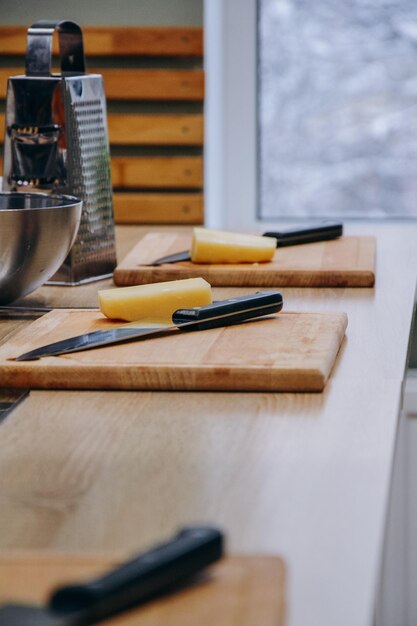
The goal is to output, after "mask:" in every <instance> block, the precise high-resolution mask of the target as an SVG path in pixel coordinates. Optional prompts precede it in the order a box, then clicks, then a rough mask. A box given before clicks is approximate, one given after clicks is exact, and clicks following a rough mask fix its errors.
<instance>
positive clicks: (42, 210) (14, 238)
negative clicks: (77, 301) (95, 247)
mask: <svg viewBox="0 0 417 626" xmlns="http://www.w3.org/2000/svg"><path fill="white" fill-rule="evenodd" d="M81 208H82V201H81V200H79V199H78V198H74V197H73V196H63V195H62V196H59V195H49V194H43V193H23V192H22V193H20V192H2V193H0V304H8V303H10V302H13V301H14V300H17V299H18V298H21V297H22V296H24V295H26V294H28V293H30V292H31V291H34V290H35V289H36V288H37V287H40V286H41V285H42V284H43V283H44V282H45V281H47V280H48V279H49V278H51V276H53V274H55V272H56V271H57V269H58V268H59V267H60V266H61V264H62V263H63V261H64V260H65V258H66V256H67V254H68V252H69V251H70V249H71V246H72V244H73V243H74V239H75V236H76V234H77V231H78V226H79V224H80V218H81Z"/></svg>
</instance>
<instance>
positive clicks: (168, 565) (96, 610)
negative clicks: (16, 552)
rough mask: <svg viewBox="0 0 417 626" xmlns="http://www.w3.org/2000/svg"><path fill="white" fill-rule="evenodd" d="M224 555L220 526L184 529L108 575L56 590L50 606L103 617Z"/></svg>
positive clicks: (60, 611)
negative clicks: (218, 527)
mask: <svg viewBox="0 0 417 626" xmlns="http://www.w3.org/2000/svg"><path fill="white" fill-rule="evenodd" d="M222 555H223V535H222V533H221V531H220V530H218V529H217V528H210V527H192V528H185V529H183V530H181V531H180V532H179V533H178V534H177V535H176V536H175V537H174V538H173V539H171V540H170V541H168V542H167V543H163V544H161V545H158V546H156V547H155V548H153V549H152V550H149V551H148V552H145V553H143V554H141V555H139V556H138V557H136V558H134V559H133V560H132V561H129V562H128V563H125V564H124V565H122V566H121V567H119V568H117V569H116V570H113V571H112V572H110V573H109V574H107V575H106V576H103V577H102V578H99V579H97V580H94V581H91V582H88V583H86V584H80V585H71V586H67V587H62V588H60V589H58V590H56V591H55V592H54V593H53V594H52V596H51V599H50V607H51V609H52V610H53V611H54V612H55V613H59V614H61V615H64V614H65V615H68V614H77V613H87V614H88V615H89V618H90V620H94V621H96V620H98V619H99V618H100V619H102V618H103V617H104V616H108V615H114V614H115V613H118V612H120V611H123V610H124V609H126V608H128V607H130V606H133V605H136V604H138V603H139V602H141V601H145V600H147V599H149V598H151V597H153V596H154V595H155V594H157V593H159V592H163V591H165V590H167V589H169V588H170V587H171V586H172V585H174V584H175V583H178V582H181V581H182V580H184V579H186V578H188V577H189V576H191V575H193V574H195V573H197V572H198V571H199V570H201V569H203V568H204V567H207V566H208V565H210V564H211V563H214V562H215V561H217V560H218V559H220V558H221V556H222Z"/></svg>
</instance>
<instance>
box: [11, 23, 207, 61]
mask: <svg viewBox="0 0 417 626" xmlns="http://www.w3.org/2000/svg"><path fill="white" fill-rule="evenodd" d="M26 32H27V28H26V27H23V26H1V27H0V41H1V45H0V55H6V54H16V55H19V54H25V52H26ZM54 39H55V41H54V52H57V38H56V37H55V38H54ZM83 39H84V49H85V54H86V55H87V56H88V55H91V56H124V55H125V56H126V55H127V56H142V55H145V56H151V55H153V56H165V55H167V56H171V55H172V56H196V57H201V56H202V54H203V31H202V28H200V27H183V28H178V27H170V26H167V27H153V26H150V27H136V26H84V27H83Z"/></svg>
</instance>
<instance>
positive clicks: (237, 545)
mask: <svg viewBox="0 0 417 626" xmlns="http://www.w3.org/2000/svg"><path fill="white" fill-rule="evenodd" d="M147 230H149V229H147ZM143 232H145V229H143V228H139V227H119V228H118V230H117V236H118V246H119V258H122V256H123V255H124V254H125V253H126V251H127V250H128V249H129V248H130V247H131V246H132V245H133V244H134V243H136V241H137V240H138V238H139V237H140V236H141V234H142V233H143ZM346 232H347V233H348V234H359V233H363V234H366V235H370V234H375V235H376V236H377V271H376V287H375V289H367V288H357V289H344V288H342V289H335V288H334V289H310V288H307V289H302V288H296V289H291V288H285V289H282V293H283V295H284V301H285V303H286V307H287V308H288V310H299V311H346V312H347V313H348V316H349V326H348V330H347V337H346V339H345V341H344V344H343V346H342V349H341V352H340V354H339V357H338V360H337V363H336V366H335V368H334V370H333V373H332V376H331V379H330V381H329V383H328V385H327V387H326V389H325V391H324V393H322V394H272V393H243V392H241V393H216V392H214V393H200V392H194V393H188V392H187V393H184V392H174V393H172V392H94V391H85V392H80V391H60V392H58V391H34V392H31V394H30V396H29V398H28V399H27V400H26V401H25V402H23V403H22V404H21V405H20V406H19V407H17V408H16V410H15V411H14V412H13V413H12V414H11V415H10V416H9V417H8V418H7V419H6V420H4V422H3V423H2V424H1V425H0V510H1V515H0V548H1V549H3V550H13V549H19V550H20V549H22V550H33V549H38V548H39V549H42V550H74V551H77V552H79V551H80V550H81V551H88V550H91V551H94V552H97V551H112V552H114V551H115V550H122V551H123V550H126V551H131V550H137V549H140V548H142V547H145V546H148V545H149V544H150V543H152V542H154V541H159V540H160V539H161V538H163V537H165V536H168V535H169V534H170V533H171V532H172V531H174V530H175V529H177V528H178V527H179V526H182V525H184V524H187V523H193V522H211V523H215V524H219V525H220V526H222V527H223V528H224V529H225V531H226V532H227V535H228V540H229V541H228V544H229V549H230V551H232V552H235V553H236V552H240V553H271V554H280V555H282V556H283V557H284V558H285V559H286V560H287V564H288V625H289V626H301V625H303V626H304V625H305V624H307V623H308V624H309V626H326V625H327V624H329V625H332V626H333V625H335V624H337V626H344V625H348V624H349V626H351V625H352V624H355V626H362V625H363V626H370V624H371V623H372V616H373V608H374V601H375V592H376V588H377V584H378V577H379V570H380V564H381V557H382V547H383V535H384V526H385V518H386V507H387V501H388V497H389V486H390V476H391V470H392V459H393V451H394V444H395V435H396V428H397V420H398V411H399V406H400V403H401V393H402V383H403V378H404V371H405V367H406V362H407V353H408V344H409V334H410V327H411V322H412V315H413V309H414V291H415V282H416V273H417V246H416V243H415V242H416V241H417V226H415V225H414V224H413V223H403V224H398V223H396V224H394V223H383V224H377V223H364V224H361V223H356V224H347V225H346ZM104 284H109V285H110V284H111V281H110V280H108V281H104V282H101V283H100V284H97V283H96V284H90V285H85V286H82V287H74V288H62V287H43V288H42V289H40V290H38V292H36V293H35V294H33V295H32V296H29V297H28V298H27V301H30V302H32V303H33V304H35V303H36V304H47V305H55V306H57V305H59V306H65V305H68V306H81V305H83V306H94V305H95V304H96V291H97V288H98V286H100V287H102V286H103V285H104ZM249 291H252V290H251V289H246V290H245V289H217V290H216V292H215V293H216V294H217V295H220V294H221V297H226V296H227V295H229V294H230V295H231V294H237V293H245V292H249ZM25 323H27V321H26V320H21V319H19V320H14V319H13V320H12V319H0V337H2V338H3V339H4V338H5V337H6V336H8V335H10V333H12V332H15V331H16V329H17V328H18V327H19V326H20V325H22V324H25ZM0 384H1V372H0Z"/></svg>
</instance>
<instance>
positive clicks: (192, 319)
mask: <svg viewBox="0 0 417 626" xmlns="http://www.w3.org/2000/svg"><path fill="white" fill-rule="evenodd" d="M282 305H283V299H282V295H281V293H280V292H279V291H266V292H262V291H261V292H258V293H255V294H251V295H248V296H239V297H237V298H229V299H228V300H220V301H219V302H213V303H212V304H208V305H207V306H202V307H194V308H190V309H178V310H177V311H175V312H174V314H173V316H172V321H173V325H172V326H160V327H157V328H152V329H149V328H139V322H131V323H129V324H124V325H123V326H117V327H116V328H112V329H110V330H96V331H94V332H91V333H84V334H83V335H77V336H76V337H70V338H69V339H63V340H62V341H56V342H54V343H50V344H48V345H45V346H42V347H40V348H36V349H35V350H31V351H30V352H25V353H24V354H21V355H19V356H18V357H16V358H15V359H14V360H16V361H34V360H36V359H40V358H42V357H46V356H57V355H59V354H68V353H70V352H79V351H81V350H90V349H91V348H99V347H101V346H108V345H111V344H115V343H123V342H127V341H138V340H139V339H146V338H148V337H149V338H151V337H157V336H162V335H165V334H169V333H172V332H178V331H191V330H208V329H209V328H217V327H220V326H230V325H232V324H239V323H241V322H244V321H246V320H250V319H253V318H256V317H261V316H264V315H271V314H272V313H277V312H278V311H280V310H281V309H282Z"/></svg>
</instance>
